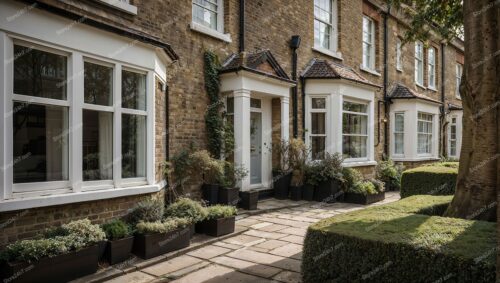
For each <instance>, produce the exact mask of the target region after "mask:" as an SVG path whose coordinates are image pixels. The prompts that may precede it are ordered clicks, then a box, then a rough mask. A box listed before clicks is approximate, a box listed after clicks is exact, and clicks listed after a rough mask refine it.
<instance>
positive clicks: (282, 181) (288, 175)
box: [272, 141, 292, 199]
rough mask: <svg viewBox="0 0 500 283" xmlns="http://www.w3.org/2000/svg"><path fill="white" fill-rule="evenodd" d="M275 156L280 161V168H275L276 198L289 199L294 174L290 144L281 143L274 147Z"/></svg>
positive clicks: (274, 187)
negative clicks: (291, 164) (290, 159)
mask: <svg viewBox="0 0 500 283" xmlns="http://www.w3.org/2000/svg"><path fill="white" fill-rule="evenodd" d="M272 149H273V154H275V155H276V157H277V158H278V159H279V162H278V166H277V167H275V168H273V189H274V197H275V198H277V199H287V198H288V193H289V186H290V182H291V179H292V172H291V170H290V163H289V157H290V155H289V153H288V150H289V143H288V142H287V141H281V142H280V143H279V144H277V145H273V148H272Z"/></svg>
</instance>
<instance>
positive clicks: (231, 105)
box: [226, 97, 234, 114]
mask: <svg viewBox="0 0 500 283" xmlns="http://www.w3.org/2000/svg"><path fill="white" fill-rule="evenodd" d="M226 103H227V105H226V111H227V114H233V113H234V97H228V98H227V102H226Z"/></svg>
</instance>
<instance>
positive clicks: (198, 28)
mask: <svg viewBox="0 0 500 283" xmlns="http://www.w3.org/2000/svg"><path fill="white" fill-rule="evenodd" d="M189 27H190V28H191V30H193V31H196V32H199V33H203V34H206V35H208V36H210V37H213V38H217V39H220V40H222V41H225V42H227V43H231V42H233V41H232V40H231V35H230V34H229V33H222V32H219V31H216V30H213V29H211V28H209V27H206V26H204V25H200V24H199V23H195V22H191V24H190V25H189Z"/></svg>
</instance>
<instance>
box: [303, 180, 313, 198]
mask: <svg viewBox="0 0 500 283" xmlns="http://www.w3.org/2000/svg"><path fill="white" fill-rule="evenodd" d="M314 190H315V189H314V186H313V185H308V184H305V185H304V189H303V190H302V199H303V200H307V201H312V200H313V199H314Z"/></svg>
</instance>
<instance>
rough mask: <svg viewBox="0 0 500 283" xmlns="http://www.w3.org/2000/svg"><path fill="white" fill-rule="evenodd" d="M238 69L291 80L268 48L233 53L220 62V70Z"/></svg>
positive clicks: (224, 71)
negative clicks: (222, 62)
mask: <svg viewBox="0 0 500 283" xmlns="http://www.w3.org/2000/svg"><path fill="white" fill-rule="evenodd" d="M240 70H246V71H251V72H254V73H258V74H261V75H265V76H268V77H273V78H276V79H280V80H284V81H288V82H293V81H292V80H290V78H289V77H288V75H287V74H286V72H285V71H284V70H283V68H282V67H281V66H280V64H279V63H278V61H276V58H274V56H273V54H272V53H271V51H269V50H260V51H255V52H241V53H235V54H233V55H231V56H229V58H228V59H226V61H225V62H224V64H222V68H221V71H220V72H221V73H230V72H236V71H240Z"/></svg>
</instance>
